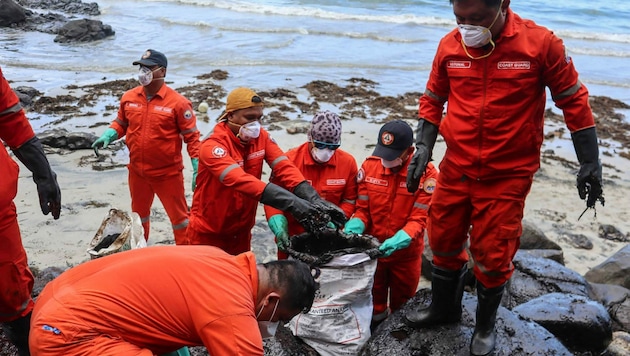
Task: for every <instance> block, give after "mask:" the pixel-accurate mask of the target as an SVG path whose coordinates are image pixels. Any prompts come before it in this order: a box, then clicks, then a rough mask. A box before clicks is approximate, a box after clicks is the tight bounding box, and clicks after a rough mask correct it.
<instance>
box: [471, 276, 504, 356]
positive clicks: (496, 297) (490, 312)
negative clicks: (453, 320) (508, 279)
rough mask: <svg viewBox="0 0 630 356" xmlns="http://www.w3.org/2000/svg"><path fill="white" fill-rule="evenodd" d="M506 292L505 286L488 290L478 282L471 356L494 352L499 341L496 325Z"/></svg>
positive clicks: (483, 355)
mask: <svg viewBox="0 0 630 356" xmlns="http://www.w3.org/2000/svg"><path fill="white" fill-rule="evenodd" d="M504 290H505V284H502V285H500V286H498V287H494V288H489V289H487V288H486V287H484V286H483V285H482V284H481V283H479V282H477V322H476V324H475V332H474V333H473V337H472V340H471V342H470V354H471V355H474V356H485V355H489V354H490V353H491V352H492V350H494V345H495V343H496V340H497V333H496V331H495V330H494V323H495V321H496V320H497V309H498V308H499V305H500V304H501V298H503V291H504Z"/></svg>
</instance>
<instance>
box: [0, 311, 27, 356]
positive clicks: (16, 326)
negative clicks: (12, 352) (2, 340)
mask: <svg viewBox="0 0 630 356" xmlns="http://www.w3.org/2000/svg"><path fill="white" fill-rule="evenodd" d="M30 328H31V313H28V314H27V315H25V316H23V317H21V318H19V319H16V320H13V321H9V322H6V323H3V324H2V330H3V331H4V334H5V335H6V336H7V338H9V340H11V342H12V343H13V345H15V347H17V349H18V355H19V356H30V354H31V353H30V352H29V350H28V333H29V330H30Z"/></svg>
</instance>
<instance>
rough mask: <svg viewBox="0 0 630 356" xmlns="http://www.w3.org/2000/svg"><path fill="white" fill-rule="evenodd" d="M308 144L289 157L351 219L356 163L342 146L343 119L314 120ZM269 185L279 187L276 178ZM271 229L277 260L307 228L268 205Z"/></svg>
mask: <svg viewBox="0 0 630 356" xmlns="http://www.w3.org/2000/svg"><path fill="white" fill-rule="evenodd" d="M307 139H308V141H307V142H305V143H303V144H302V145H300V146H299V147H297V148H294V149H292V150H289V151H287V157H288V158H289V160H290V161H291V162H293V163H294V164H295V166H296V167H297V168H298V169H299V170H300V172H302V174H303V175H304V177H305V178H306V180H307V181H308V182H309V183H310V184H311V185H312V186H313V187H314V188H315V190H316V191H317V192H318V193H319V194H320V195H321V197H322V198H324V199H326V200H327V201H329V202H331V203H333V204H335V205H337V206H338V207H340V208H341V210H343V212H344V214H345V216H346V217H347V218H349V217H350V216H352V213H354V207H355V204H356V199H357V179H356V177H357V163H356V160H355V159H354V157H352V155H350V154H349V153H348V152H346V151H344V150H342V149H339V146H341V119H340V118H339V116H338V115H337V114H335V113H333V112H330V111H322V112H319V113H317V114H315V116H314V117H313V120H312V121H311V126H310V127H309V129H308V132H307ZM269 181H270V182H273V183H277V182H276V179H275V176H273V175H272V176H271V178H270V179H269ZM265 215H266V216H267V222H268V224H269V228H270V229H271V231H273V233H274V234H275V235H276V243H277V244H278V259H285V258H287V254H286V253H284V252H282V250H284V249H285V248H286V246H287V243H288V241H289V236H294V235H297V234H300V233H302V232H304V228H303V227H302V225H300V224H299V223H298V222H297V221H295V219H293V218H292V217H291V216H286V215H285V214H283V212H282V211H281V210H278V209H275V208H273V207H271V206H269V205H265Z"/></svg>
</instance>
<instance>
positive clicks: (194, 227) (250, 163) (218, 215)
mask: <svg viewBox="0 0 630 356" xmlns="http://www.w3.org/2000/svg"><path fill="white" fill-rule="evenodd" d="M265 161H266V162H267V164H268V165H269V166H270V167H271V169H272V171H273V174H274V176H275V177H276V178H277V179H278V181H279V182H282V183H283V184H282V186H283V187H285V188H287V189H288V190H290V191H292V190H293V188H295V186H297V185H298V184H300V183H301V182H303V181H304V180H305V179H304V176H303V175H302V173H300V171H299V170H298V169H297V168H295V166H294V165H293V163H291V161H289V159H288V158H287V156H286V155H285V154H284V152H283V151H282V149H281V148H280V147H279V146H278V144H277V143H276V142H275V141H274V140H273V139H272V138H271V136H269V133H268V132H267V131H266V130H265V129H261V130H260V136H259V137H258V138H256V139H253V140H251V141H249V142H247V143H245V144H243V143H241V140H240V139H239V138H237V137H236V135H234V133H233V132H232V131H231V130H230V128H229V127H228V126H227V123H225V122H220V123H218V124H217V125H216V126H215V128H214V132H213V133H212V134H211V135H210V137H208V138H207V139H205V140H204V141H203V142H202V144H201V150H200V153H199V173H198V175H197V187H196V188H195V193H194V195H193V203H192V207H191V210H190V225H189V226H188V239H189V240H190V243H191V244H195V245H212V246H217V247H220V248H221V249H223V250H224V251H226V252H228V253H230V254H233V255H235V254H239V253H242V252H245V251H249V250H250V249H251V246H250V242H251V238H252V234H251V230H252V227H254V224H255V223H256V209H257V208H258V202H259V201H260V198H261V197H262V193H263V190H265V187H266V185H267V184H266V183H265V182H263V181H261V180H260V178H261V177H262V170H263V162H265Z"/></svg>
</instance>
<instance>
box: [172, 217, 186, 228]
mask: <svg viewBox="0 0 630 356" xmlns="http://www.w3.org/2000/svg"><path fill="white" fill-rule="evenodd" d="M187 226H188V219H186V220H184V221H183V222H181V223H179V224H177V225H173V230H181V229H185V228H186V227H187Z"/></svg>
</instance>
